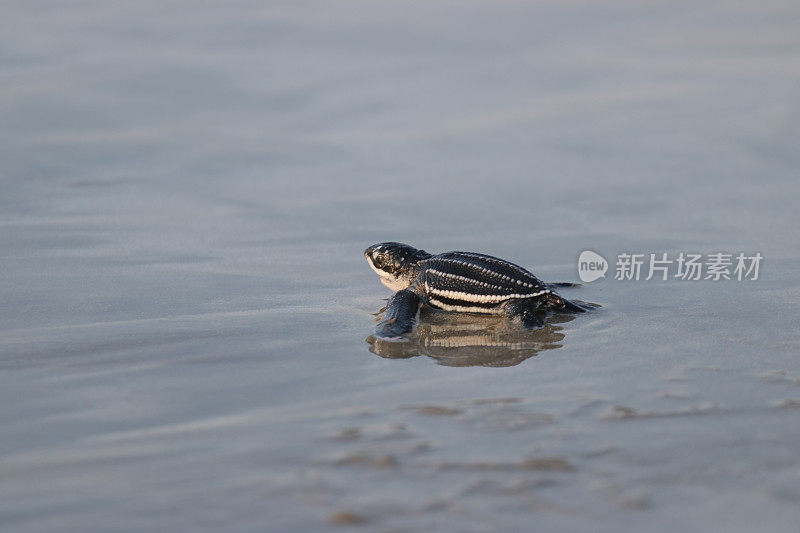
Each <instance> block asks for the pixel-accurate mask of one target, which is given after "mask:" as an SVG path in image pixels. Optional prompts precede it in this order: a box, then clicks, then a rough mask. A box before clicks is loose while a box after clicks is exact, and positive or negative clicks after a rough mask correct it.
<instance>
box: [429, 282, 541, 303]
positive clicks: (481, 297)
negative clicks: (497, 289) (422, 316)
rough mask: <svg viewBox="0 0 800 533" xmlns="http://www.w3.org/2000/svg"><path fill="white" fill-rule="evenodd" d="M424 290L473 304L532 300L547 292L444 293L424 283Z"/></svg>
mask: <svg viewBox="0 0 800 533" xmlns="http://www.w3.org/2000/svg"><path fill="white" fill-rule="evenodd" d="M425 290H427V291H428V292H429V293H430V294H433V295H435V296H443V297H445V298H450V299H451V300H461V301H463V302H475V303H484V304H485V303H491V302H503V301H505V300H512V299H515V298H534V297H536V296H541V295H542V294H547V293H549V292H550V291H549V290H542V291H538V292H532V293H529V294H470V293H468V292H459V291H445V290H440V289H435V288H433V287H431V286H430V285H429V284H428V283H425Z"/></svg>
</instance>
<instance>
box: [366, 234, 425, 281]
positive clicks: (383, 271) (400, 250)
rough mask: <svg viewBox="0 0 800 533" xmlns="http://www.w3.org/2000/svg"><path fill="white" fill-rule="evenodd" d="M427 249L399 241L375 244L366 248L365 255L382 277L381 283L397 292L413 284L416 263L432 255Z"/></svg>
mask: <svg viewBox="0 0 800 533" xmlns="http://www.w3.org/2000/svg"><path fill="white" fill-rule="evenodd" d="M430 256H431V254H429V253H427V252H426V251H425V250H417V249H416V248H414V247H413V246H409V245H407V244H402V243H399V242H382V243H380V244H373V245H372V246H370V247H369V248H367V249H366V250H364V257H366V259H367V263H369V266H370V267H372V270H374V271H375V272H376V273H377V274H378V276H380V278H381V283H383V284H384V285H386V286H387V287H388V288H390V289H392V290H393V291H395V292H397V291H399V290H402V289H405V288H407V287H408V286H409V285H411V281H412V277H413V276H412V273H413V269H414V265H416V264H417V262H418V261H420V260H422V259H426V258H428V257H430Z"/></svg>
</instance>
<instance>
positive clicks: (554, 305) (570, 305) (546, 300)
mask: <svg viewBox="0 0 800 533" xmlns="http://www.w3.org/2000/svg"><path fill="white" fill-rule="evenodd" d="M598 307H600V306H599V305H597V304H592V303H588V302H581V301H580V300H574V301H570V300H567V299H566V298H562V297H561V296H559V295H557V294H555V293H550V294H546V295H544V296H543V297H542V298H541V300H540V302H539V309H541V310H542V311H551V312H553V313H557V314H567V313H584V312H586V311H591V310H592V309H597V308H598Z"/></svg>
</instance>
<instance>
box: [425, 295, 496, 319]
mask: <svg viewBox="0 0 800 533" xmlns="http://www.w3.org/2000/svg"><path fill="white" fill-rule="evenodd" d="M430 302H431V303H432V304H433V305H435V306H436V307H441V308H442V309H444V310H445V311H459V312H462V313H482V314H485V315H499V314H500V313H502V312H503V310H502V309H500V308H498V307H488V308H487V307H477V306H475V307H471V306H464V305H450V304H446V303H444V302H442V301H440V300H437V299H436V298H431V299H430Z"/></svg>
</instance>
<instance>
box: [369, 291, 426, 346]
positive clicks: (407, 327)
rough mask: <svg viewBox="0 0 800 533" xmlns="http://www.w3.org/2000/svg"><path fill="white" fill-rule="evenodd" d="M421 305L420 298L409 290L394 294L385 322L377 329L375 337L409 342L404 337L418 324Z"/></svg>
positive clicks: (384, 318) (384, 317)
mask: <svg viewBox="0 0 800 533" xmlns="http://www.w3.org/2000/svg"><path fill="white" fill-rule="evenodd" d="M419 305H420V298H419V296H417V295H416V294H415V293H414V292H413V291H411V290H409V289H404V290H402V291H397V292H396V293H394V294H393V295H392V297H391V298H389V303H388V304H387V305H386V314H385V315H384V316H383V320H382V321H381V322H380V323H379V324H378V326H377V328H375V336H376V337H378V338H379V339H383V340H397V341H402V340H407V339H405V338H404V337H403V335H404V334H406V333H408V332H410V331H411V330H412V329H414V326H415V325H416V324H417V315H418V313H419Z"/></svg>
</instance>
